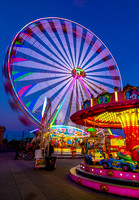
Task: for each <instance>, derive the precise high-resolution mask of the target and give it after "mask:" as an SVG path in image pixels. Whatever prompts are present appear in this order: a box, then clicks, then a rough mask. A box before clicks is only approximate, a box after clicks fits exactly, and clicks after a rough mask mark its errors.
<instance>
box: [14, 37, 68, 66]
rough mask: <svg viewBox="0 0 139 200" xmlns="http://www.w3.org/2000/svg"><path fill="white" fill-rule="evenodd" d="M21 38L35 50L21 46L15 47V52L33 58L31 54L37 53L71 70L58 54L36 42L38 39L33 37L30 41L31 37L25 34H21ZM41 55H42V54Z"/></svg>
mask: <svg viewBox="0 0 139 200" xmlns="http://www.w3.org/2000/svg"><path fill="white" fill-rule="evenodd" d="M20 37H21V38H22V39H24V41H25V42H26V43H27V44H30V45H32V47H35V49H34V50H33V48H32V49H30V48H29V47H28V46H25V45H24V46H21V47H14V50H17V51H19V52H22V53H24V54H26V55H28V56H31V55H30V54H31V53H32V52H36V53H38V54H39V55H41V56H43V57H44V56H45V57H46V56H47V59H50V60H51V59H53V60H54V61H56V62H58V63H59V64H61V65H64V66H65V67H67V69H68V68H69V66H68V65H66V64H65V63H64V62H62V61H61V60H60V59H59V57H58V56H57V54H56V52H52V51H49V50H48V49H46V48H45V47H44V46H42V45H41V44H40V43H39V42H38V41H36V39H34V38H33V37H32V38H31V39H30V37H29V36H26V35H24V34H21V35H20ZM26 51H27V52H28V54H27V52H26ZM40 53H41V54H40ZM42 53H43V55H42Z"/></svg>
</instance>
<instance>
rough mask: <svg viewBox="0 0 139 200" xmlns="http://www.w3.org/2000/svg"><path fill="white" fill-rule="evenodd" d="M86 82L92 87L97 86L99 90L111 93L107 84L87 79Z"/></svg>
mask: <svg viewBox="0 0 139 200" xmlns="http://www.w3.org/2000/svg"><path fill="white" fill-rule="evenodd" d="M87 81H89V82H90V83H91V84H92V85H94V86H95V87H96V86H97V87H98V88H100V89H103V90H104V92H105V91H108V92H110V93H112V92H113V89H112V86H109V85H107V83H103V84H102V83H100V82H98V81H97V80H93V79H92V78H89V77H88V78H87Z"/></svg>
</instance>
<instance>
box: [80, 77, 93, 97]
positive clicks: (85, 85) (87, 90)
mask: <svg viewBox="0 0 139 200" xmlns="http://www.w3.org/2000/svg"><path fill="white" fill-rule="evenodd" d="M80 81H81V82H82V84H83V86H84V88H85V90H86V91H87V93H88V94H89V97H90V98H91V94H90V92H89V90H88V89H87V87H86V85H85V84H84V82H83V80H82V78H81V77H80Z"/></svg>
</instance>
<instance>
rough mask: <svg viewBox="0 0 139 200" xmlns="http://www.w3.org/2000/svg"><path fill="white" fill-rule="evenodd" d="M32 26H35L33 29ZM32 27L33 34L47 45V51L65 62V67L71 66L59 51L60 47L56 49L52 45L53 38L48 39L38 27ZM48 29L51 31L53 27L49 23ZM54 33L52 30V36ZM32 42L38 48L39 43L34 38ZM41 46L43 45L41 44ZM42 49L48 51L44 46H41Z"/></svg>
mask: <svg viewBox="0 0 139 200" xmlns="http://www.w3.org/2000/svg"><path fill="white" fill-rule="evenodd" d="M32 26H33V28H32ZM32 26H31V29H32V31H33V33H34V34H35V35H36V36H37V37H38V38H39V39H40V40H41V41H42V42H43V44H45V45H46V47H47V51H48V52H49V51H51V53H52V54H54V55H55V56H56V57H57V58H58V59H59V60H61V61H62V62H63V64H64V65H66V66H67V67H68V66H69V64H68V63H67V60H66V59H65V58H64V56H63V55H61V54H60V53H61V51H60V53H59V52H58V51H57V49H59V48H58V46H57V49H56V48H55V47H54V44H52V41H51V42H50V39H51V40H52V36H50V39H48V37H46V36H45V34H44V33H43V32H42V31H41V30H40V29H39V28H38V27H36V26H35V25H32ZM48 27H49V29H51V27H50V26H49V23H47V29H48ZM47 33H48V31H47ZM52 33H53V31H52V29H51V34H52ZM49 35H50V34H49ZM55 37H56V36H55ZM32 40H33V41H32ZM29 41H30V40H29ZM31 41H32V45H33V44H34V45H35V46H36V43H37V46H38V43H39V42H37V41H36V40H35V39H34V38H32V39H31ZM39 45H41V44H40V43H39ZM41 48H42V50H43V51H44V50H45V51H46V48H45V47H44V46H42V45H41Z"/></svg>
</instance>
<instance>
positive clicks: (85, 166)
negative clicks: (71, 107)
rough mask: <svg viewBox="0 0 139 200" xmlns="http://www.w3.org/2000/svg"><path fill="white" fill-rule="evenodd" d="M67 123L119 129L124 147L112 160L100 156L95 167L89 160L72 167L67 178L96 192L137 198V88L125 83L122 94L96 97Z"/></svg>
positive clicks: (138, 174)
mask: <svg viewBox="0 0 139 200" xmlns="http://www.w3.org/2000/svg"><path fill="white" fill-rule="evenodd" d="M71 120H72V121H73V122H74V123H76V124H78V125H83V126H85V127H101V128H111V129H123V132H124V134H125V144H126V146H125V149H122V151H121V152H120V151H119V152H117V155H118V156H117V157H115V158H114V157H113V158H112V157H110V155H111V156H112V153H111V154H107V156H104V154H103V156H104V157H102V158H100V161H99V163H98V164H97V165H96V164H95V163H94V162H93V159H94V158H93V157H92V162H91V163H87V162H82V163H81V164H80V166H78V167H75V168H72V169H71V170H70V177H71V179H72V180H74V181H75V182H77V183H79V184H80V185H84V186H87V187H90V188H93V189H96V190H100V191H104V192H107V193H113V194H118V195H122V196H128V197H134V198H139V187H138V186H139V87H134V86H130V85H128V84H127V85H126V86H125V87H124V88H123V91H118V90H117V88H115V92H114V93H103V94H101V95H98V96H97V97H96V98H93V99H92V100H91V101H90V104H88V107H86V108H85V109H82V110H79V111H77V112H76V113H74V114H73V115H72V116H71ZM103 153H104V152H103ZM106 153H107V152H106ZM109 153H110V152H109ZM88 158H89V156H88Z"/></svg>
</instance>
